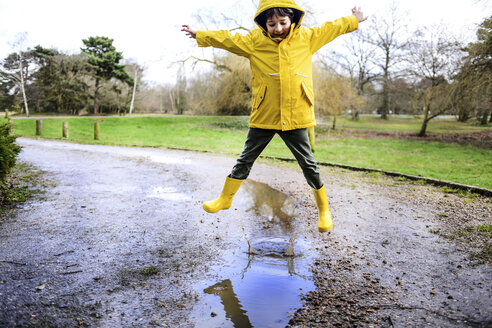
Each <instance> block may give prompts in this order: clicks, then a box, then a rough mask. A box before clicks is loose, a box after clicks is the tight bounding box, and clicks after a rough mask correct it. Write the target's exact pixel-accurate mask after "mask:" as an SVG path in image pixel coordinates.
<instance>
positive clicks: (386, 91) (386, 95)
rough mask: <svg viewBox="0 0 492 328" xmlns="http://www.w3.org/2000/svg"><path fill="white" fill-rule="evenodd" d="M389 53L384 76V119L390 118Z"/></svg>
mask: <svg viewBox="0 0 492 328" xmlns="http://www.w3.org/2000/svg"><path fill="white" fill-rule="evenodd" d="M389 61H390V58H389V53H388V52H386V61H385V66H384V77H383V108H382V109H381V118H382V119H384V120H387V119H388V113H389Z"/></svg>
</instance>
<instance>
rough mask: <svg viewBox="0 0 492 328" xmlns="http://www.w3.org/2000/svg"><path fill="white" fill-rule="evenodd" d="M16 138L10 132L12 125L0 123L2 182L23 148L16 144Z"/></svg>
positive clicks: (0, 179)
mask: <svg viewBox="0 0 492 328" xmlns="http://www.w3.org/2000/svg"><path fill="white" fill-rule="evenodd" d="M15 138H16V137H15V136H14V135H12V134H10V126H9V125H8V124H7V123H0V183H1V182H3V181H4V180H5V178H6V177H7V174H9V172H10V169H11V168H12V167H13V166H14V165H15V160H16V157H17V154H18V153H19V152H20V149H21V148H20V147H19V146H18V145H16V144H15Z"/></svg>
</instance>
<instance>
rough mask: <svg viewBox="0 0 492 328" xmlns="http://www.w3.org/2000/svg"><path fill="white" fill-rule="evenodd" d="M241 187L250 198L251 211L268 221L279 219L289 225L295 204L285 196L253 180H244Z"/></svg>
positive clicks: (294, 213) (294, 210)
mask: <svg viewBox="0 0 492 328" xmlns="http://www.w3.org/2000/svg"><path fill="white" fill-rule="evenodd" d="M242 187H243V188H244V189H245V190H246V191H247V193H248V195H249V196H250V197H251V198H252V199H251V209H253V210H255V211H256V212H257V213H258V214H259V215H261V216H264V217H267V218H268V219H269V220H272V219H274V218H276V219H280V220H281V221H284V223H290V220H291V219H292V218H294V217H295V215H296V204H295V203H294V201H293V200H292V198H290V197H289V196H287V195H286V194H284V193H282V192H280V191H278V190H275V189H273V188H271V187H270V186H268V185H267V184H264V183H261V182H256V181H253V180H245V181H244V182H243V184H242Z"/></svg>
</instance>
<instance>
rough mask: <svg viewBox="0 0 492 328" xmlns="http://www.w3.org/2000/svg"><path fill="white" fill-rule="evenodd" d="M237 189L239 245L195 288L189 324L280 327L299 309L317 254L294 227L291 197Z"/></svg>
mask: <svg viewBox="0 0 492 328" xmlns="http://www.w3.org/2000/svg"><path fill="white" fill-rule="evenodd" d="M243 187H244V188H243ZM241 188H243V191H242V194H240V195H239V194H238V197H237V198H241V200H239V199H237V201H239V202H241V203H242V204H241V207H243V205H244V208H246V209H248V210H247V211H246V214H247V219H246V220H244V221H245V224H247V226H245V227H242V229H243V232H242V234H243V236H242V240H240V241H239V244H238V247H237V249H230V250H228V251H226V253H224V254H223V262H222V263H221V264H220V265H217V266H215V267H213V268H212V269H211V271H210V272H209V275H208V277H211V278H207V279H204V280H203V281H200V282H199V283H198V284H197V285H196V286H195V288H196V290H197V292H198V293H199V294H200V295H201V296H202V297H201V302H200V303H199V304H198V305H197V306H196V307H195V308H194V312H193V314H192V319H193V320H194V321H195V322H196V326H199V327H204V328H208V327H236V328H238V327H285V326H286V325H287V324H288V322H289V319H290V317H289V313H293V312H294V311H295V309H297V308H299V307H300V306H302V304H301V302H300V294H301V293H306V292H308V291H310V290H314V288H315V286H314V283H313V282H312V281H311V277H310V272H309V267H310V264H311V263H312V261H313V258H314V257H315V255H316V254H315V251H314V250H313V249H314V248H313V247H312V246H311V245H310V244H309V241H308V239H307V238H304V236H303V234H302V231H300V230H299V231H298V228H297V227H296V224H295V215H296V211H295V203H294V201H293V200H292V199H291V198H290V197H288V196H287V195H285V194H283V193H281V192H280V191H277V190H275V189H272V188H271V187H269V186H267V185H265V184H262V183H258V182H255V181H251V180H246V181H245V182H244V183H243V186H242V187H241ZM302 228H303V227H300V228H299V229H302ZM239 236H240V235H239Z"/></svg>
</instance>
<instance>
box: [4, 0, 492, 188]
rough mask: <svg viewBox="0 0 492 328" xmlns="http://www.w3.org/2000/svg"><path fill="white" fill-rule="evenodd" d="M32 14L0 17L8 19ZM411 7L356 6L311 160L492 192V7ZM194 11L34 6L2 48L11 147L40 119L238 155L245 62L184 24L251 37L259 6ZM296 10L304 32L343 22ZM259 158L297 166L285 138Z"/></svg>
mask: <svg viewBox="0 0 492 328" xmlns="http://www.w3.org/2000/svg"><path fill="white" fill-rule="evenodd" d="M28 3H30V2H29V1H21V2H16V3H15V4H14V3H12V2H8V3H7V2H2V3H1V4H0V6H1V8H2V12H10V13H12V15H9V16H8V17H10V18H9V20H13V19H14V20H15V17H18V15H20V14H21V13H22V10H20V9H19V8H20V7H18V6H21V5H26V4H28ZM412 3H413V5H412V6H410V5H409V4H405V3H402V2H395V1H371V2H369V1H360V2H359V3H358V5H361V6H362V7H363V9H364V10H365V8H367V10H365V11H366V13H368V14H369V15H370V19H369V20H368V21H367V22H364V23H362V24H361V26H360V29H359V31H357V32H355V33H352V34H350V35H345V36H341V37H339V38H338V39H337V40H335V41H334V42H333V43H331V44H329V45H327V46H325V47H324V48H323V49H322V51H320V52H319V54H317V55H316V57H315V59H314V76H313V79H314V83H315V94H316V107H315V111H316V115H317V122H318V126H317V127H316V130H315V131H316V145H315V149H316V157H317V159H318V160H319V161H325V162H334V163H342V164H347V165H354V166H359V167H367V168H373V169H381V170H387V171H398V172H402V173H405V174H411V175H416V176H423V177H432V178H436V179H443V180H449V181H454V182H458V183H463V184H467V185H473V186H478V187H484V188H489V189H490V188H491V187H492V179H491V178H492V177H491V173H490V170H489V169H488V168H490V167H491V164H492V156H491V149H492V141H491V139H492V138H491V131H492V130H491V129H490V122H491V121H492V109H491V94H492V91H491V85H492V83H491V79H492V78H491V76H492V73H491V72H492V67H491V66H490V56H491V43H492V41H491V40H492V18H491V16H487V13H489V12H490V10H489V9H490V4H488V3H487V1H468V2H463V3H460V4H448V3H446V2H444V1H435V2H432V3H427V4H424V3H423V2H419V1H416V2H412ZM188 4H189V5H190V6H189V7H192V8H193V9H192V10H184V9H183V8H181V6H182V5H181V4H164V5H162V4H161V5H158V4H157V2H154V1H144V2H143V3H142V4H139V6H136V5H134V4H131V3H129V2H119V3H118V4H116V3H114V2H105V4H104V5H102V7H101V8H98V7H96V6H95V4H94V3H90V2H89V3H87V4H84V5H83V6H82V5H80V8H78V10H80V12H83V13H86V15H85V16H87V17H92V19H93V22H92V23H85V24H82V23H80V21H79V18H76V17H75V16H76V15H75V14H74V10H75V9H74V7H70V8H68V7H66V6H65V5H64V4H63V3H61V2H57V1H49V2H47V3H43V4H40V3H36V4H35V5H33V6H31V7H29V8H31V9H30V10H28V11H27V17H29V19H28V22H26V24H25V25H19V24H9V25H8V28H6V29H4V31H5V33H3V34H2V35H1V38H0V40H1V42H2V43H3V44H4V45H5V46H3V47H2V57H3V59H2V60H1V62H0V71H1V73H0V111H2V112H3V114H2V117H4V122H5V123H7V120H8V119H9V118H11V119H13V121H12V129H11V131H12V132H13V133H14V134H15V135H17V136H30V137H35V136H36V128H35V121H34V119H31V120H20V119H17V118H27V117H31V118H39V117H47V116H48V117H50V118H49V119H46V118H44V119H43V121H44V127H43V131H42V133H40V134H41V137H44V138H58V139H62V129H61V126H62V122H63V121H64V122H68V125H69V127H70V133H69V135H68V136H67V137H65V138H64V139H67V140H71V141H77V142H84V143H94V142H96V143H106V144H115V145H136V146H157V147H158V146H163V147H177V148H187V149H195V150H207V151H215V152H226V153H230V154H236V153H239V152H240V151H241V149H242V146H243V142H244V136H245V134H246V131H247V115H248V114H249V111H250V99H251V88H250V83H251V82H250V78H251V76H250V71H249V65H248V62H247V60H245V59H244V58H240V57H236V56H234V55H231V54H228V53H226V52H224V51H221V50H213V49H199V48H198V47H197V46H196V44H195V41H194V40H189V39H186V38H185V36H184V34H183V33H182V32H180V23H190V24H192V25H193V26H196V28H202V29H218V28H225V29H230V30H231V31H232V32H233V33H246V32H247V31H248V30H250V29H251V28H254V26H253V24H252V17H253V15H254V12H255V9H256V7H257V1H237V2H234V3H227V4H223V3H222V4H221V3H220V2H218V1H211V2H210V3H207V4H204V3H199V4H198V3H194V2H190V3H188ZM299 4H300V5H301V7H303V8H305V9H306V11H307V14H306V18H305V20H304V24H305V25H306V26H315V25H318V24H319V23H320V22H322V21H324V20H326V19H336V18H337V17H340V16H343V15H346V14H348V13H349V12H350V11H349V10H350V8H349V7H347V8H345V7H346V6H343V5H341V4H326V3H324V2H323V3H321V2H317V1H299ZM36 6H38V7H39V8H37V7H36ZM33 8H37V9H38V10H34V9H33ZM36 12H37V13H39V12H43V13H45V14H46V15H45V16H44V18H43V19H41V18H40V17H41V16H40V15H36V14H35V13H36ZM103 13H104V14H103ZM109 13H112V14H111V15H109ZM170 13H173V14H172V15H171V14H170ZM174 13H175V14H174ZM53 16H56V17H58V18H57V19H49V17H53ZM82 16H84V15H78V16H77V17H82ZM40 19H41V20H40ZM457 22H459V23H457ZM7 23H8V22H7V21H5V22H4V23H2V24H7ZM147 24H150V25H147ZM55 30H57V32H58V31H59V32H60V33H50V32H53V31H55ZM54 35H58V37H57V38H58V39H56V38H55V37H54ZM127 53H128V55H127ZM142 53H145V55H143V54H142ZM114 115H117V116H123V115H126V117H124V118H123V117H117V118H115V117H109V116H114ZM57 116H64V117H63V118H62V117H58V118H56V117H57ZM66 116H69V117H70V118H67V117H66ZM102 116H104V118H102ZM129 116H131V118H130V117H129ZM75 117H76V118H75ZM95 122H99V123H100V124H101V137H100V139H99V140H94V138H93V130H92V129H93V128H92V126H93V124H94V123H95ZM265 155H270V156H277V157H284V156H286V157H289V156H290V157H291V155H290V154H289V152H288V149H286V147H284V146H283V145H282V143H281V141H280V140H279V139H275V140H274V141H273V143H272V144H271V145H270V146H269V147H268V148H267V150H266V152H265ZM4 163H6V161H4Z"/></svg>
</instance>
